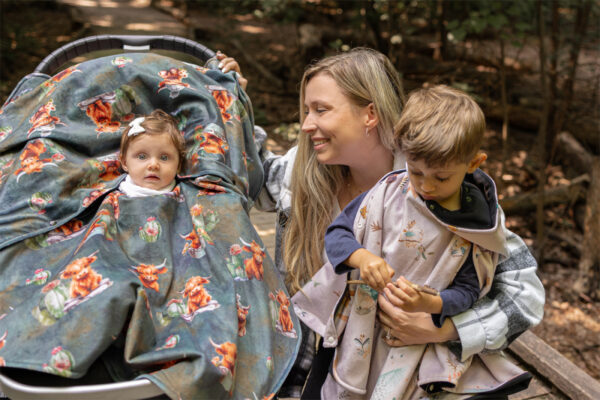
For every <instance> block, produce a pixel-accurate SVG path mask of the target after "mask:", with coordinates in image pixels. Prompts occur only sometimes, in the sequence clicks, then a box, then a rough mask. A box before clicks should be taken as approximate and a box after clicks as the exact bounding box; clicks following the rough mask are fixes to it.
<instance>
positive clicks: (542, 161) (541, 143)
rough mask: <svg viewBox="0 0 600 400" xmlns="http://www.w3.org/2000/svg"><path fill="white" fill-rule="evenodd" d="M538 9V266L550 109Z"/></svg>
mask: <svg viewBox="0 0 600 400" xmlns="http://www.w3.org/2000/svg"><path fill="white" fill-rule="evenodd" d="M537 9H538V38H539V41H540V83H541V85H542V95H543V98H544V103H543V108H542V115H541V118H540V126H539V130H538V143H537V144H538V156H539V163H538V166H539V176H538V186H537V193H538V199H537V200H538V202H537V207H536V213H535V217H536V218H535V220H536V242H537V243H536V253H537V254H536V255H537V260H538V263H539V264H540V267H542V266H543V265H542V264H543V258H542V254H543V251H544V195H545V193H544V189H545V186H546V137H547V134H548V113H549V111H550V106H551V104H550V99H549V98H548V94H549V93H548V84H547V83H546V45H545V43H544V40H545V37H546V34H545V29H544V7H543V4H542V0H538V2H537Z"/></svg>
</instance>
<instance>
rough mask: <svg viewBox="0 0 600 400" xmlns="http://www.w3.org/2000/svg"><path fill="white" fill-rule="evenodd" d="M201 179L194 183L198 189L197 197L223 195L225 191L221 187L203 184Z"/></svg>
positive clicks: (207, 183) (208, 183) (213, 184)
mask: <svg viewBox="0 0 600 400" xmlns="http://www.w3.org/2000/svg"><path fill="white" fill-rule="evenodd" d="M202 179H203V178H202V177H200V178H197V179H196V180H195V181H194V184H196V186H198V187H199V189H198V195H197V196H198V197H200V196H213V195H215V194H218V193H225V192H226V190H225V188H224V187H223V186H221V185H217V184H215V183H210V182H204V181H202Z"/></svg>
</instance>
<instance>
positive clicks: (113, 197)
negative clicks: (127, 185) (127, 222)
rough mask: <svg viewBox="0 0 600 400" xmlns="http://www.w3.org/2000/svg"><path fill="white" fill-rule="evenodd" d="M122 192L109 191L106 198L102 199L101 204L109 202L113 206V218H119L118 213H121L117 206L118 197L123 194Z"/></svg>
mask: <svg viewBox="0 0 600 400" xmlns="http://www.w3.org/2000/svg"><path fill="white" fill-rule="evenodd" d="M123 195H124V193H121V192H110V193H109V194H108V195H107V196H106V198H105V199H104V200H103V201H102V204H104V203H109V204H110V205H112V206H113V210H114V213H115V219H119V215H120V214H121V212H120V210H121V209H120V208H119V197H121V196H123Z"/></svg>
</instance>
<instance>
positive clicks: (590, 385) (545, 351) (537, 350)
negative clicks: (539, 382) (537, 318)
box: [509, 331, 600, 400]
mask: <svg viewBox="0 0 600 400" xmlns="http://www.w3.org/2000/svg"><path fill="white" fill-rule="evenodd" d="M509 349H510V350H511V351H512V352H513V353H514V354H515V355H516V356H517V357H518V358H520V359H521V360H522V361H523V363H525V364H527V365H529V366H531V367H532V368H533V369H534V370H535V371H537V372H538V373H539V374H540V375H541V376H543V377H545V378H546V379H547V380H548V381H550V382H551V383H552V384H553V385H555V386H556V387H557V388H558V389H559V390H560V391H562V392H563V393H564V394H565V395H567V396H568V397H569V398H571V399H581V400H586V399H589V400H598V399H600V382H598V381H597V380H595V379H594V378H592V377H591V376H589V375H588V374H587V373H585V371H583V370H582V369H580V368H579V367H578V366H576V365H575V364H573V363H572V362H571V361H570V360H568V359H567V358H566V357H564V356H563V355H562V354H560V353H559V352H558V351H556V350H555V349H554V348H552V347H550V346H549V345H548V344H547V343H546V342H544V341H543V340H542V339H540V338H539V337H537V336H536V335H535V334H534V333H532V332H530V331H527V332H525V333H523V334H522V335H521V336H519V337H518V338H517V339H516V340H515V341H514V342H513V343H512V344H511V345H510V346H509Z"/></svg>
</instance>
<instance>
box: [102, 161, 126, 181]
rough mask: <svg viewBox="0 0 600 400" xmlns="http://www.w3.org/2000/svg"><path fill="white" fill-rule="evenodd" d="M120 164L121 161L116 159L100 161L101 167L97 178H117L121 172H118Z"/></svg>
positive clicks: (107, 179) (106, 179) (108, 179)
mask: <svg viewBox="0 0 600 400" xmlns="http://www.w3.org/2000/svg"><path fill="white" fill-rule="evenodd" d="M120 166H121V163H120V162H119V161H118V160H108V161H102V167H101V168H102V169H101V172H100V176H99V177H98V179H100V180H102V181H105V182H106V181H112V180H113V179H115V178H118V177H119V176H121V172H119V167H120Z"/></svg>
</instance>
